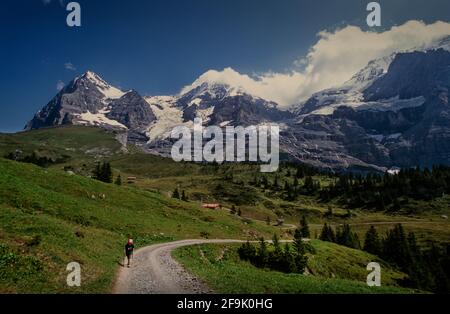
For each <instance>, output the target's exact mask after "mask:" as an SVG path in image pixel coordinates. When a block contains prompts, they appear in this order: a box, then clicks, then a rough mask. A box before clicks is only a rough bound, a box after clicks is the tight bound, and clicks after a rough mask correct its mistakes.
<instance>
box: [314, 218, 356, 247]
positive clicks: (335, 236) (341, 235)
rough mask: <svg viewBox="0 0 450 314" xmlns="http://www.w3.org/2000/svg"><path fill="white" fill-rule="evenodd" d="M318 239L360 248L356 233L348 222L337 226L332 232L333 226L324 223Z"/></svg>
mask: <svg viewBox="0 0 450 314" xmlns="http://www.w3.org/2000/svg"><path fill="white" fill-rule="evenodd" d="M319 239H320V240H322V241H328V242H334V243H337V244H339V245H343V246H346V247H350V248H353V249H360V248H361V243H360V242H359V238H358V235H357V234H356V233H355V232H353V231H352V230H351V228H350V225H348V224H344V225H343V226H340V227H338V228H337V230H336V232H334V230H333V228H332V227H331V226H329V225H328V224H326V223H325V224H324V226H323V228H322V232H321V233H320V237H319Z"/></svg>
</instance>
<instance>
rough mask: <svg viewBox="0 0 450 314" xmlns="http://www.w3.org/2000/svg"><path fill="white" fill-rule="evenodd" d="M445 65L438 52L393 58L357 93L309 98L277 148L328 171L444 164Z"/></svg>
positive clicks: (448, 141) (447, 123) (446, 58)
mask: <svg viewBox="0 0 450 314" xmlns="http://www.w3.org/2000/svg"><path fill="white" fill-rule="evenodd" d="M449 62H450V52H449V51H446V50H444V49H437V50H430V51H426V52H418V51H416V52H409V53H399V54H397V55H395V57H394V58H393V59H392V62H391V63H390V65H389V67H388V69H387V70H386V72H383V73H384V74H382V71H381V70H380V71H373V72H372V73H374V75H373V76H372V77H371V78H370V82H369V83H368V84H366V83H365V84H363V85H362V86H363V88H360V85H358V86H357V87H356V88H355V87H349V86H350V85H349V84H347V85H346V86H345V87H344V88H340V89H339V88H337V89H331V90H327V91H324V92H321V93H318V94H315V95H313V97H311V99H309V100H308V101H306V102H305V104H304V106H302V107H301V109H300V110H298V111H297V115H298V117H299V122H298V123H297V125H296V126H295V127H292V128H289V129H288V131H287V134H286V136H285V137H284V138H285V139H286V138H289V141H287V142H286V143H285V147H286V148H285V149H289V150H291V152H290V153H291V154H295V153H297V155H298V154H300V156H299V157H298V158H299V159H304V158H305V157H304V156H308V157H307V158H312V157H313V160H310V161H309V162H310V163H312V164H316V165H318V166H322V167H329V166H330V167H332V168H341V167H342V168H348V167H355V166H356V167H367V166H370V167H372V166H377V167H382V168H390V167H410V166H415V165H426V166H431V165H433V164H449V163H450V146H449V145H450V136H449V134H450V133H449V132H450V120H449V116H450V107H449V105H448V91H449V88H450V70H449V69H450V64H449ZM356 93H357V96H358V97H357V98H356V99H355V98H354V96H355V94H356ZM331 95H339V97H334V98H333V97H332V96H331ZM326 97H329V99H328V101H323V98H326ZM330 98H331V99H330ZM293 146H300V147H299V148H298V149H292V148H291V147H293ZM354 158H356V159H357V160H356V161H355V160H354Z"/></svg>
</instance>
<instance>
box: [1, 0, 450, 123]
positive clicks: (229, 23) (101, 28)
mask: <svg viewBox="0 0 450 314" xmlns="http://www.w3.org/2000/svg"><path fill="white" fill-rule="evenodd" d="M61 1H62V0H61ZM63 2H65V3H66V4H67V3H68V1H67V0H65V1H63ZM78 2H79V3H80V4H81V7H82V27H80V28H69V27H67V25H66V23H65V21H66V16H67V12H66V11H65V8H64V7H62V6H61V4H60V0H52V1H51V3H50V4H47V5H44V1H43V0H3V1H1V9H0V41H1V48H0V69H1V74H0V91H1V98H0V99H1V100H0V132H11V131H17V130H20V129H22V128H23V126H24V125H25V122H26V121H27V120H29V119H30V118H31V117H32V115H33V114H34V113H35V112H36V111H37V110H38V109H40V108H41V107H42V106H44V105H45V104H46V103H47V102H48V101H49V100H50V99H51V98H52V97H53V96H54V95H55V94H56V92H57V91H56V83H57V82H58V81H59V80H61V81H63V82H64V83H67V82H69V81H70V80H71V79H73V78H74V77H75V76H76V75H78V74H80V73H82V72H84V71H86V70H88V69H90V70H93V71H95V72H97V73H98V74H100V75H101V76H102V77H103V78H105V79H106V80H107V81H109V82H110V83H112V84H114V85H116V86H119V87H121V88H123V89H130V88H134V89H137V90H138V91H139V92H140V93H142V94H145V95H163V94H174V93H176V92H178V91H179V90H180V89H181V88H182V87H183V86H185V85H187V84H190V83H191V82H192V81H193V80H195V79H196V78H197V77H198V76H199V75H200V74H202V73H203V72H205V71H206V70H209V69H218V70H221V69H223V68H224V67H228V66H230V67H232V68H234V69H235V70H237V71H239V72H243V73H253V72H267V71H270V70H272V71H284V70H286V69H289V68H290V67H291V66H292V63H293V61H294V60H296V59H298V58H299V57H301V56H303V55H305V54H306V52H307V51H308V49H309V47H310V46H311V45H312V44H313V43H315V41H316V40H317V37H316V34H317V32H319V31H320V30H324V29H328V30H332V29H335V28H336V27H339V26H343V25H347V24H352V25H357V26H364V25H365V19H366V16H367V13H366V11H365V8H366V5H367V3H368V2H370V1H368V0H367V1H365V0H304V1H300V0H296V1H294V0H292V1H288V0H277V1H275V0H272V1H266V0H176V1H175V0H160V1H156V0H154V1H152V0H128V1H118V0H117V1H113V0H111V1H106V0H84V1H83V0H80V1H78ZM379 2H380V3H381V5H382V10H383V11H382V12H383V27H384V28H390V27H391V26H392V25H395V24H402V23H404V22H405V21H407V20H410V19H420V20H423V21H425V22H427V23H431V22H434V21H436V20H444V21H448V20H449V15H450V1H448V0H428V1H423V0H389V1H386V0H385V1H379ZM68 62H70V63H72V64H73V65H74V66H75V67H76V71H72V70H67V69H65V67H64V64H65V63H68Z"/></svg>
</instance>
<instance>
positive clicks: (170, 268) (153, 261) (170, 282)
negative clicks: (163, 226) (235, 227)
mask: <svg viewBox="0 0 450 314" xmlns="http://www.w3.org/2000/svg"><path fill="white" fill-rule="evenodd" d="M242 242H244V241H242V240H181V241H176V242H170V243H162V244H155V245H151V246H147V247H144V248H142V249H139V250H137V251H135V253H134V260H133V261H132V266H131V268H127V267H121V268H120V269H119V272H118V274H117V277H116V282H115V285H114V288H113V293H118V294H162V293H168V294H186V293H194V294H196V293H213V291H211V290H210V289H209V288H208V287H207V286H206V284H204V283H203V282H201V281H199V280H198V279H197V278H195V277H194V276H192V275H191V274H189V273H188V272H187V271H186V270H184V268H183V267H182V266H181V265H180V264H179V263H178V262H177V261H175V260H174V259H173V258H172V256H171V252H172V251H173V250H174V249H177V248H179V247H182V246H188V245H195V244H205V243H242Z"/></svg>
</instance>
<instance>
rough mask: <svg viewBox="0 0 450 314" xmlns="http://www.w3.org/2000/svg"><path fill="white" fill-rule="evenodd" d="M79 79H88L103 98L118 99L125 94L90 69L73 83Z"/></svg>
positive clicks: (78, 81)
mask: <svg viewBox="0 0 450 314" xmlns="http://www.w3.org/2000/svg"><path fill="white" fill-rule="evenodd" d="M80 81H88V82H89V83H91V84H93V85H94V86H95V87H96V88H97V89H98V91H99V92H100V93H102V94H103V96H104V98H105V99H119V98H120V97H122V96H123V95H125V94H126V92H123V91H121V90H120V89H119V88H117V87H114V86H112V85H110V84H108V83H107V82H106V81H105V80H104V79H102V78H101V77H100V76H99V75H98V74H96V73H95V72H92V71H87V72H86V73H84V74H83V75H81V76H80V77H78V78H76V79H75V83H80ZM87 88H89V87H87Z"/></svg>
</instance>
